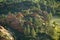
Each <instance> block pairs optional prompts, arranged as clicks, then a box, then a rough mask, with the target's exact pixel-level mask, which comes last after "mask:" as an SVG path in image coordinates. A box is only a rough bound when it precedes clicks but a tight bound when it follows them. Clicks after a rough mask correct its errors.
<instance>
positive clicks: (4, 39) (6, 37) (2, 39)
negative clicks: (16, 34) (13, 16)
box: [0, 26, 14, 40]
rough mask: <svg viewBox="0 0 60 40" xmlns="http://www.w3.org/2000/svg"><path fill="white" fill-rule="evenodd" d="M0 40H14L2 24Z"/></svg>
mask: <svg viewBox="0 0 60 40" xmlns="http://www.w3.org/2000/svg"><path fill="white" fill-rule="evenodd" d="M0 40H14V38H13V37H12V35H11V34H10V33H9V31H8V30H6V29H5V28H4V27H3V26H0Z"/></svg>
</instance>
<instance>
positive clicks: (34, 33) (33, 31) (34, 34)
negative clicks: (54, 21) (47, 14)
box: [31, 28, 36, 37]
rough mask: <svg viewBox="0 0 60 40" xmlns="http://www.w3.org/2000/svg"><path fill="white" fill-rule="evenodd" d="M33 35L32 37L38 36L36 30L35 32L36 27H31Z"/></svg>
mask: <svg viewBox="0 0 60 40" xmlns="http://www.w3.org/2000/svg"><path fill="white" fill-rule="evenodd" d="M31 35H32V37H35V36H36V32H35V30H34V28H32V29H31Z"/></svg>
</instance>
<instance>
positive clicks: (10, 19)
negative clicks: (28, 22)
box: [6, 14, 23, 32]
mask: <svg viewBox="0 0 60 40" xmlns="http://www.w3.org/2000/svg"><path fill="white" fill-rule="evenodd" d="M19 15H20V14H19ZM21 16H22V14H21ZM6 23H7V24H8V25H9V26H10V27H11V28H13V29H16V30H18V31H19V32H23V29H22V28H21V25H20V24H21V22H20V21H19V20H18V18H17V17H16V15H12V14H8V15H7V18H6Z"/></svg>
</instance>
